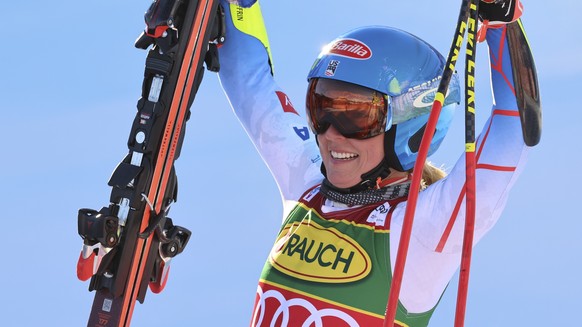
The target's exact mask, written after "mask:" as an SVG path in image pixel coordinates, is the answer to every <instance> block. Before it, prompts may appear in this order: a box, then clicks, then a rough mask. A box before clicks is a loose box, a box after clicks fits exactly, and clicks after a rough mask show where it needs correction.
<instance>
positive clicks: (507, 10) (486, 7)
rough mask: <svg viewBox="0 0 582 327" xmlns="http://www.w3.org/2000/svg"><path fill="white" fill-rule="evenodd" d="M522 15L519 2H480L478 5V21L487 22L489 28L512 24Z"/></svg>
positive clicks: (510, 0) (506, 0)
mask: <svg viewBox="0 0 582 327" xmlns="http://www.w3.org/2000/svg"><path fill="white" fill-rule="evenodd" d="M522 13H523V5H522V4H521V1H520V0H481V2H480V3H479V19H480V20H481V21H482V22H485V21H488V22H489V23H488V25H489V27H496V26H497V27H498V26H501V25H505V24H508V23H511V22H514V21H516V20H518V19H519V17H521V14H522Z"/></svg>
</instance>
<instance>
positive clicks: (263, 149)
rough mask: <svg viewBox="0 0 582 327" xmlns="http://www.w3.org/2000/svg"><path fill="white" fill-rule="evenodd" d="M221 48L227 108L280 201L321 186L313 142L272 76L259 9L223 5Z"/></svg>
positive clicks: (222, 76)
mask: <svg viewBox="0 0 582 327" xmlns="http://www.w3.org/2000/svg"><path fill="white" fill-rule="evenodd" d="M225 10H226V24H227V28H226V42H225V43H224V45H222V46H221V48H220V49H219V56H220V64H221V68H220V72H219V78H220V82H221V85H222V87H223V89H224V91H225V93H226V95H227V97H228V99H229V101H230V104H231V106H232V108H233V109H234V112H235V114H236V116H237V117H238V119H239V120H240V122H241V123H242V125H243V127H244V128H245V130H246V132H247V134H248V135H249V136H250V138H251V140H252V142H253V143H254V145H255V147H256V148H257V150H258V151H259V153H260V155H261V157H262V158H263V160H264V161H265V163H266V164H267V166H268V167H269V169H270V171H271V173H272V174H273V176H274V178H275V179H276V182H277V184H278V186H279V189H280V191H281V194H282V196H283V199H284V200H296V199H298V198H299V196H300V195H301V194H302V193H303V192H304V191H305V190H306V189H307V188H308V187H310V186H312V185H314V184H315V183H317V182H319V181H321V179H322V176H321V173H320V171H319V166H320V164H321V157H320V155H319V149H318V148H317V144H316V142H315V136H314V135H313V134H311V132H310V131H309V129H308V127H307V121H306V119H305V118H304V117H302V116H301V115H300V114H299V112H301V113H303V110H302V109H300V110H296V109H295V108H294V107H293V105H292V103H291V101H290V100H289V99H288V97H287V95H286V94H285V93H284V92H283V91H282V90H281V89H280V88H279V86H278V85H277V84H276V82H275V80H274V78H273V75H272V69H271V67H272V65H271V64H272V62H271V58H270V49H269V44H268V39H267V34H266V31H265V27H264V23H263V19H262V16H261V11H260V7H259V3H258V2H257V3H255V4H254V5H253V6H252V7H250V8H242V7H238V6H236V5H228V4H225Z"/></svg>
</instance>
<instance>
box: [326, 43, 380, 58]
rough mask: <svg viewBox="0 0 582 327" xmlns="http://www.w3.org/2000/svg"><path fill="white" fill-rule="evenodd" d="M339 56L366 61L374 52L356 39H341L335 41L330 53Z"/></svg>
mask: <svg viewBox="0 0 582 327" xmlns="http://www.w3.org/2000/svg"><path fill="white" fill-rule="evenodd" d="M328 52H329V53H333V54H335V55H338V56H342V57H348V58H352V59H359V60H365V59H370V57H372V50H371V49H370V48H369V47H368V46H367V45H365V44H364V43H362V42H360V41H358V40H354V39H340V40H337V41H335V42H334V43H333V44H332V45H331V47H330V49H329V51H328Z"/></svg>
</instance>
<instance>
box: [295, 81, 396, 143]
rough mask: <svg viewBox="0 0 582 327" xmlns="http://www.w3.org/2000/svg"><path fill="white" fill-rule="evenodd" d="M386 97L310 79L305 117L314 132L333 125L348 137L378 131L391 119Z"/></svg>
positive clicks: (358, 87)
mask: <svg viewBox="0 0 582 327" xmlns="http://www.w3.org/2000/svg"><path fill="white" fill-rule="evenodd" d="M388 102H389V99H388V96H386V95H384V94H382V93H380V92H377V91H375V90H372V89H369V88H366V87H363V86H359V85H354V84H351V83H346V82H342V81H337V80H331V79H323V78H322V79H312V80H311V82H310V84H309V89H308V92H307V101H306V108H307V117H308V119H309V127H310V128H311V131H312V132H313V133H315V134H322V133H325V131H326V130H327V129H328V128H329V126H330V125H333V126H334V127H335V128H336V129H337V130H338V132H340V133H341V134H342V135H343V136H345V137H348V138H356V139H366V138H370V137H373V136H376V135H379V134H381V133H382V132H384V131H385V130H386V127H387V124H389V122H390V121H391V117H390V115H391V112H390V111H389V110H388Z"/></svg>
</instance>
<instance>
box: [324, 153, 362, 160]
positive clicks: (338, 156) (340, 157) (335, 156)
mask: <svg viewBox="0 0 582 327" xmlns="http://www.w3.org/2000/svg"><path fill="white" fill-rule="evenodd" d="M329 154H330V155H331V157H332V159H336V160H350V159H354V158H357V157H358V155H357V154H355V153H347V152H335V151H329Z"/></svg>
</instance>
